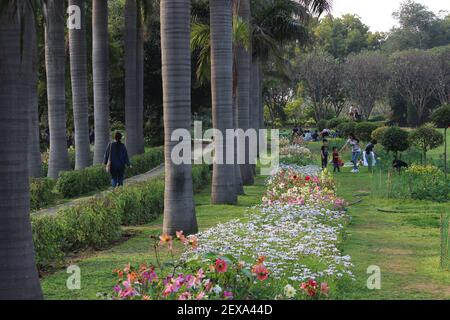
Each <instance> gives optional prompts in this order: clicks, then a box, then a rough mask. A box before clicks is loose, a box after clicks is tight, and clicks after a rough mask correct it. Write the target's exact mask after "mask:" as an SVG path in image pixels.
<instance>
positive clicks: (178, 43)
mask: <svg viewBox="0 0 450 320" xmlns="http://www.w3.org/2000/svg"><path fill="white" fill-rule="evenodd" d="M160 5H161V13H160V14H161V55H162V81H163V104H164V155H165V170H166V172H165V193H164V225H163V232H165V233H167V234H175V232H176V231H178V230H183V231H184V232H185V233H186V234H190V233H196V232H197V231H198V227H197V219H196V217H195V205H194V192H193V186H192V165H191V164H179V165H178V164H175V163H174V162H173V161H172V159H171V154H172V150H173V148H174V147H175V146H176V145H177V144H178V142H177V141H171V135H172V132H173V131H174V130H176V129H186V130H189V129H190V127H191V56H190V29H191V21H190V17H191V2H190V0H161V3H160ZM186 143H188V144H189V145H190V143H191V141H186Z"/></svg>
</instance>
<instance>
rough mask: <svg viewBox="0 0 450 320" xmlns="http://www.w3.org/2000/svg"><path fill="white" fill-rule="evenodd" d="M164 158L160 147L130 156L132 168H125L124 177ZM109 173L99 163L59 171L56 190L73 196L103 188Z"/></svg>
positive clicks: (153, 165)
mask: <svg viewBox="0 0 450 320" xmlns="http://www.w3.org/2000/svg"><path fill="white" fill-rule="evenodd" d="M163 159H164V153H163V149H162V147H158V148H153V149H151V150H150V151H148V152H146V153H144V154H142V155H136V156H134V157H132V158H131V163H132V165H133V167H132V168H129V169H127V170H126V177H127V178H128V177H131V176H135V175H138V174H142V173H145V172H147V171H149V170H151V169H152V168H154V167H156V166H157V165H159V164H161V163H162V162H163ZM110 180H111V178H110V175H109V174H108V173H107V172H106V171H105V169H104V167H103V166H101V165H98V166H93V167H89V168H85V169H81V170H75V171H66V172H61V173H60V175H59V178H58V182H57V183H56V190H57V191H58V192H59V193H60V194H61V195H62V196H63V197H64V198H73V197H76V196H80V195H83V194H86V193H89V192H92V191H97V190H103V189H105V188H107V187H108V186H109V184H110Z"/></svg>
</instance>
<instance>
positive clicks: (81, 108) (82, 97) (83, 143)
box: [69, 0, 91, 169]
mask: <svg viewBox="0 0 450 320" xmlns="http://www.w3.org/2000/svg"><path fill="white" fill-rule="evenodd" d="M69 5H76V6H78V7H79V8H80V9H81V29H70V30H69V43H70V75H71V80H72V99H73V120H74V126H75V169H83V168H86V167H88V166H90V165H91V154H90V153H91V151H90V142H89V113H88V112H89V111H88V87H87V58H86V11H85V6H84V5H85V3H84V0H70V1H69Z"/></svg>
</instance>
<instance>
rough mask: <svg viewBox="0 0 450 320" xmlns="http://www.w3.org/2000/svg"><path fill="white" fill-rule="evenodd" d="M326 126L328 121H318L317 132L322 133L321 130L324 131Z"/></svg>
mask: <svg viewBox="0 0 450 320" xmlns="http://www.w3.org/2000/svg"><path fill="white" fill-rule="evenodd" d="M327 125H328V121H327V120H325V119H322V120H319V121H318V122H317V130H319V131H322V130H323V129H326V128H327Z"/></svg>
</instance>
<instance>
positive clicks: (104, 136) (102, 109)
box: [92, 0, 110, 164]
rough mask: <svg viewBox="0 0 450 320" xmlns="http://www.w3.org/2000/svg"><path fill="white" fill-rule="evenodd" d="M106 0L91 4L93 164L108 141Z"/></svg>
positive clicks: (100, 161)
mask: <svg viewBox="0 0 450 320" xmlns="http://www.w3.org/2000/svg"><path fill="white" fill-rule="evenodd" d="M108 52H109V45H108V0H94V1H93V6H92V65H93V78H94V125H95V148H94V164H99V163H102V162H103V155H104V153H105V150H106V147H107V146H108V143H109V141H110V131H109V130H110V128H109V72H108V70H109V54H108Z"/></svg>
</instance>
